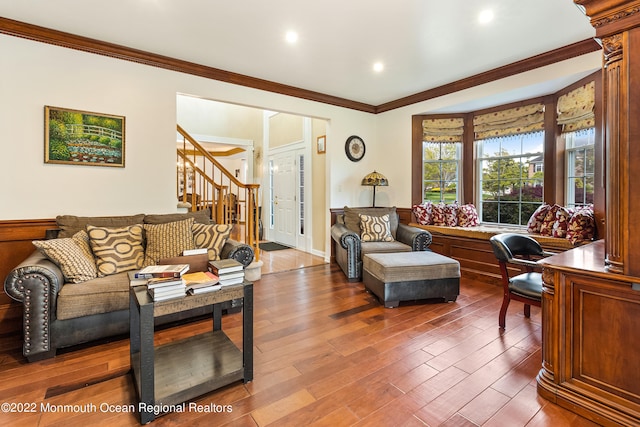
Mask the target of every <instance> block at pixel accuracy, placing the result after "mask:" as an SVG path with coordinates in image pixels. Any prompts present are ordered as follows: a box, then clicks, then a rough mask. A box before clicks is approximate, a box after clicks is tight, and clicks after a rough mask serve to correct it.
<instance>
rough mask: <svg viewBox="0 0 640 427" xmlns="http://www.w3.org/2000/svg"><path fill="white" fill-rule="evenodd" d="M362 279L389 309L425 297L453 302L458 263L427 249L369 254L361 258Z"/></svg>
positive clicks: (458, 273) (366, 286) (457, 286)
mask: <svg viewBox="0 0 640 427" xmlns="http://www.w3.org/2000/svg"><path fill="white" fill-rule="evenodd" d="M362 281H363V282H364V286H365V289H366V290H368V291H369V292H371V293H373V294H374V295H375V296H376V297H378V299H379V300H380V302H381V303H382V304H384V306H385V307H388V308H391V307H397V306H398V305H399V303H400V301H415V300H420V299H427V298H444V300H445V301H446V302H452V301H455V300H456V298H457V297H458V295H459V294H460V263H459V262H458V261H456V260H455V259H451V258H449V257H446V256H444V255H440V254H437V253H435V252H430V251H416V252H397V253H371V254H366V255H365V256H364V258H363V261H362Z"/></svg>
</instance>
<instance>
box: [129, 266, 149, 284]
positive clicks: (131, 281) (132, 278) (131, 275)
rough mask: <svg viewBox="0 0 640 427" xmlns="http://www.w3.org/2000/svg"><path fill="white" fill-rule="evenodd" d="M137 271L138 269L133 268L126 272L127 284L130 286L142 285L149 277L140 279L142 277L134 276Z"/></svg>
mask: <svg viewBox="0 0 640 427" xmlns="http://www.w3.org/2000/svg"><path fill="white" fill-rule="evenodd" d="M137 273H138V270H133V271H128V272H127V274H128V275H129V285H130V286H132V287H133V286H144V285H146V284H147V281H148V280H149V279H142V278H138V277H136V274H137Z"/></svg>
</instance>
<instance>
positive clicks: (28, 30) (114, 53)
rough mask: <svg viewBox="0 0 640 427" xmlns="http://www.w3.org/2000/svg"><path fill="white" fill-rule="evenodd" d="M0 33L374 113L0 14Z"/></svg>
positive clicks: (348, 102)
mask: <svg viewBox="0 0 640 427" xmlns="http://www.w3.org/2000/svg"><path fill="white" fill-rule="evenodd" d="M0 33H2V34H7V35H10V36H15V37H20V38H24V39H28V40H33V41H37V42H42V43H48V44H53V45H56V46H62V47H66V48H69V49H75V50H80V51H83V52H89V53H95V54H97V55H103V56H108V57H111V58H116V59H122V60H125V61H131V62H136V63H139V64H144V65H149V66H151V67H157V68H162V69H165V70H171V71H177V72H181V73H186V74H191V75H194V76H198V77H205V78H208V79H212V80H218V81H221V82H225V83H231V84H236V85H240V86H246V87H250V88H254V89H259V90H265V91H268V92H274V93H279V94H282V95H288V96H293V97H296V98H302V99H308V100H310V101H317V102H322V103H324V104H331V105H336V106H339V107H344V108H350V109H353V110H358V111H364V112H366V113H375V112H376V107H375V106H373V105H370V104H365V103H363V102H356V101H351V100H349V99H345V98H340V97H337V96H332V95H327V94H324V93H320V92H315V91H311V90H307V89H301V88H297V87H294V86H289V85H285V84H282V83H277V82H272V81H269V80H263V79H259V78H256V77H250V76H246V75H243V74H238V73H233V72H230V71H225V70H221V69H219V68H213V67H207V66H205V65H200V64H195V63H193V62H189V61H183V60H180V59H175V58H170V57H167V56H163V55H158V54H155V53H151V52H145V51H142V50H138V49H132V48H130V47H126V46H122V45H117V44H113V43H107V42H104V41H100V40H96V39H92V38H88V37H82V36H77V35H75V34H71V33H66V32H63V31H57V30H52V29H49V28H44V27H40V26H37V25H33V24H28V23H25V22H20V21H14V20H12V19H7V18H2V17H0Z"/></svg>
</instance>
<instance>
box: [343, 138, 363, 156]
mask: <svg viewBox="0 0 640 427" xmlns="http://www.w3.org/2000/svg"><path fill="white" fill-rule="evenodd" d="M344 151H345V152H346V153H347V157H348V158H349V160H351V161H352V162H358V161H360V160H361V159H362V158H363V157H364V152H365V146H364V141H363V140H362V138H360V137H359V136H356V135H352V136H350V137H349V138H347V142H346V143H345V145H344Z"/></svg>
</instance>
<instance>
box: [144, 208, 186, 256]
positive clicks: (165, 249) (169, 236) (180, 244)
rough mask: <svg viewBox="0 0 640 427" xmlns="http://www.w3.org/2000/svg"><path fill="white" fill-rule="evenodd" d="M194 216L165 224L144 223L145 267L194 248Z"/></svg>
mask: <svg viewBox="0 0 640 427" xmlns="http://www.w3.org/2000/svg"><path fill="white" fill-rule="evenodd" d="M192 227H193V218H188V219H185V220H183V221H175V222H167V223H164V224H144V231H145V236H146V240H147V248H146V250H145V253H144V263H143V267H146V266H148V265H154V264H157V263H158V260H160V259H161V258H172V257H175V256H179V255H182V252H184V251H185V250H187V249H194V248H195V246H194V244H193V232H192V231H191V229H192Z"/></svg>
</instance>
